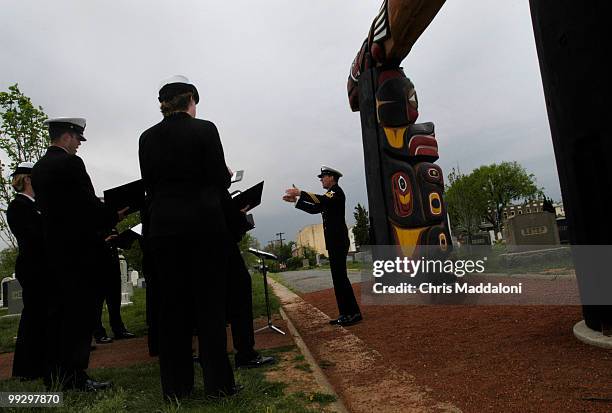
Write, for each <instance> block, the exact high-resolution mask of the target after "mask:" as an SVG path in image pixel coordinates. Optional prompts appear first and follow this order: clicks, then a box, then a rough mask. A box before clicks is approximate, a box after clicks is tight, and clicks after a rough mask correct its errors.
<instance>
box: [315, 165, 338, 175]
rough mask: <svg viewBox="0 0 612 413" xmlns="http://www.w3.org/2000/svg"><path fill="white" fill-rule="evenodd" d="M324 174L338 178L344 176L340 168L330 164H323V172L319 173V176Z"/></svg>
mask: <svg viewBox="0 0 612 413" xmlns="http://www.w3.org/2000/svg"><path fill="white" fill-rule="evenodd" d="M324 175H331V176H335V177H336V178H340V177H342V173H341V172H340V171H339V170H337V169H334V168H331V167H329V166H325V165H322V166H321V173H320V174H319V175H317V178H321V177H322V176H324Z"/></svg>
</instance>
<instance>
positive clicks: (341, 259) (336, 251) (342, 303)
mask: <svg viewBox="0 0 612 413" xmlns="http://www.w3.org/2000/svg"><path fill="white" fill-rule="evenodd" d="M328 252H329V266H330V267H331V274H332V281H333V282H334V293H335V294H336V303H337V304H338V311H339V312H340V314H341V315H352V314H357V313H358V312H359V306H358V305H357V300H355V293H353V287H352V286H351V282H350V281H349V279H348V276H347V274H346V255H347V254H348V246H347V247H340V248H337V247H333V248H329V249H328Z"/></svg>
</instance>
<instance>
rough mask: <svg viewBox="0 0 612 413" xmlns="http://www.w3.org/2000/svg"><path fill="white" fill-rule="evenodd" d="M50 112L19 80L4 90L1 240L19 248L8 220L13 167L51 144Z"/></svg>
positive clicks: (0, 105) (0, 107)
mask: <svg viewBox="0 0 612 413" xmlns="http://www.w3.org/2000/svg"><path fill="white" fill-rule="evenodd" d="M46 119H47V115H45V112H43V108H42V107H40V106H39V107H38V108H37V107H35V106H34V105H33V104H32V101H31V100H30V98H29V97H27V96H25V95H24V94H23V93H21V91H20V90H19V87H18V85H17V84H15V85H13V86H10V87H9V89H8V92H0V150H1V153H0V156H1V157H2V159H6V160H7V162H6V163H4V162H3V161H2V160H0V240H2V241H4V242H5V243H6V244H8V245H9V246H11V247H13V248H15V247H16V246H17V242H16V240H15V238H14V237H13V234H11V232H10V230H9V227H8V224H7V222H6V208H7V206H8V204H9V202H11V200H12V199H13V196H14V193H13V192H14V191H13V188H12V186H11V176H10V174H11V173H12V171H14V170H15V168H16V167H17V165H18V164H19V163H20V162H25V161H31V162H36V161H37V160H38V159H39V158H40V157H41V156H42V155H43V154H44V152H45V149H46V148H47V145H48V137H49V135H48V132H47V129H46V128H45V127H44V126H43V121H45V120H46Z"/></svg>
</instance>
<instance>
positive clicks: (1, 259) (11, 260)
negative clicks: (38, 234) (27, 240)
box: [0, 247, 17, 280]
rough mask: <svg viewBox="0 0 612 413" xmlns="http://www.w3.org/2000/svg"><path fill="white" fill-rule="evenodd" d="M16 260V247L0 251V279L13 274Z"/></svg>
mask: <svg viewBox="0 0 612 413" xmlns="http://www.w3.org/2000/svg"><path fill="white" fill-rule="evenodd" d="M16 261H17V248H13V247H8V248H5V249H3V250H2V251H0V280H2V279H3V278H4V277H10V276H11V275H13V273H14V272H15V262H16Z"/></svg>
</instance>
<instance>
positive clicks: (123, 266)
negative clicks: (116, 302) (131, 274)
mask: <svg viewBox="0 0 612 413" xmlns="http://www.w3.org/2000/svg"><path fill="white" fill-rule="evenodd" d="M119 269H120V271H121V306H124V305H130V304H133V303H132V301H131V297H132V294H133V293H134V286H133V285H132V282H131V281H130V280H129V278H128V270H127V261H126V260H125V257H124V256H123V255H119Z"/></svg>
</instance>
